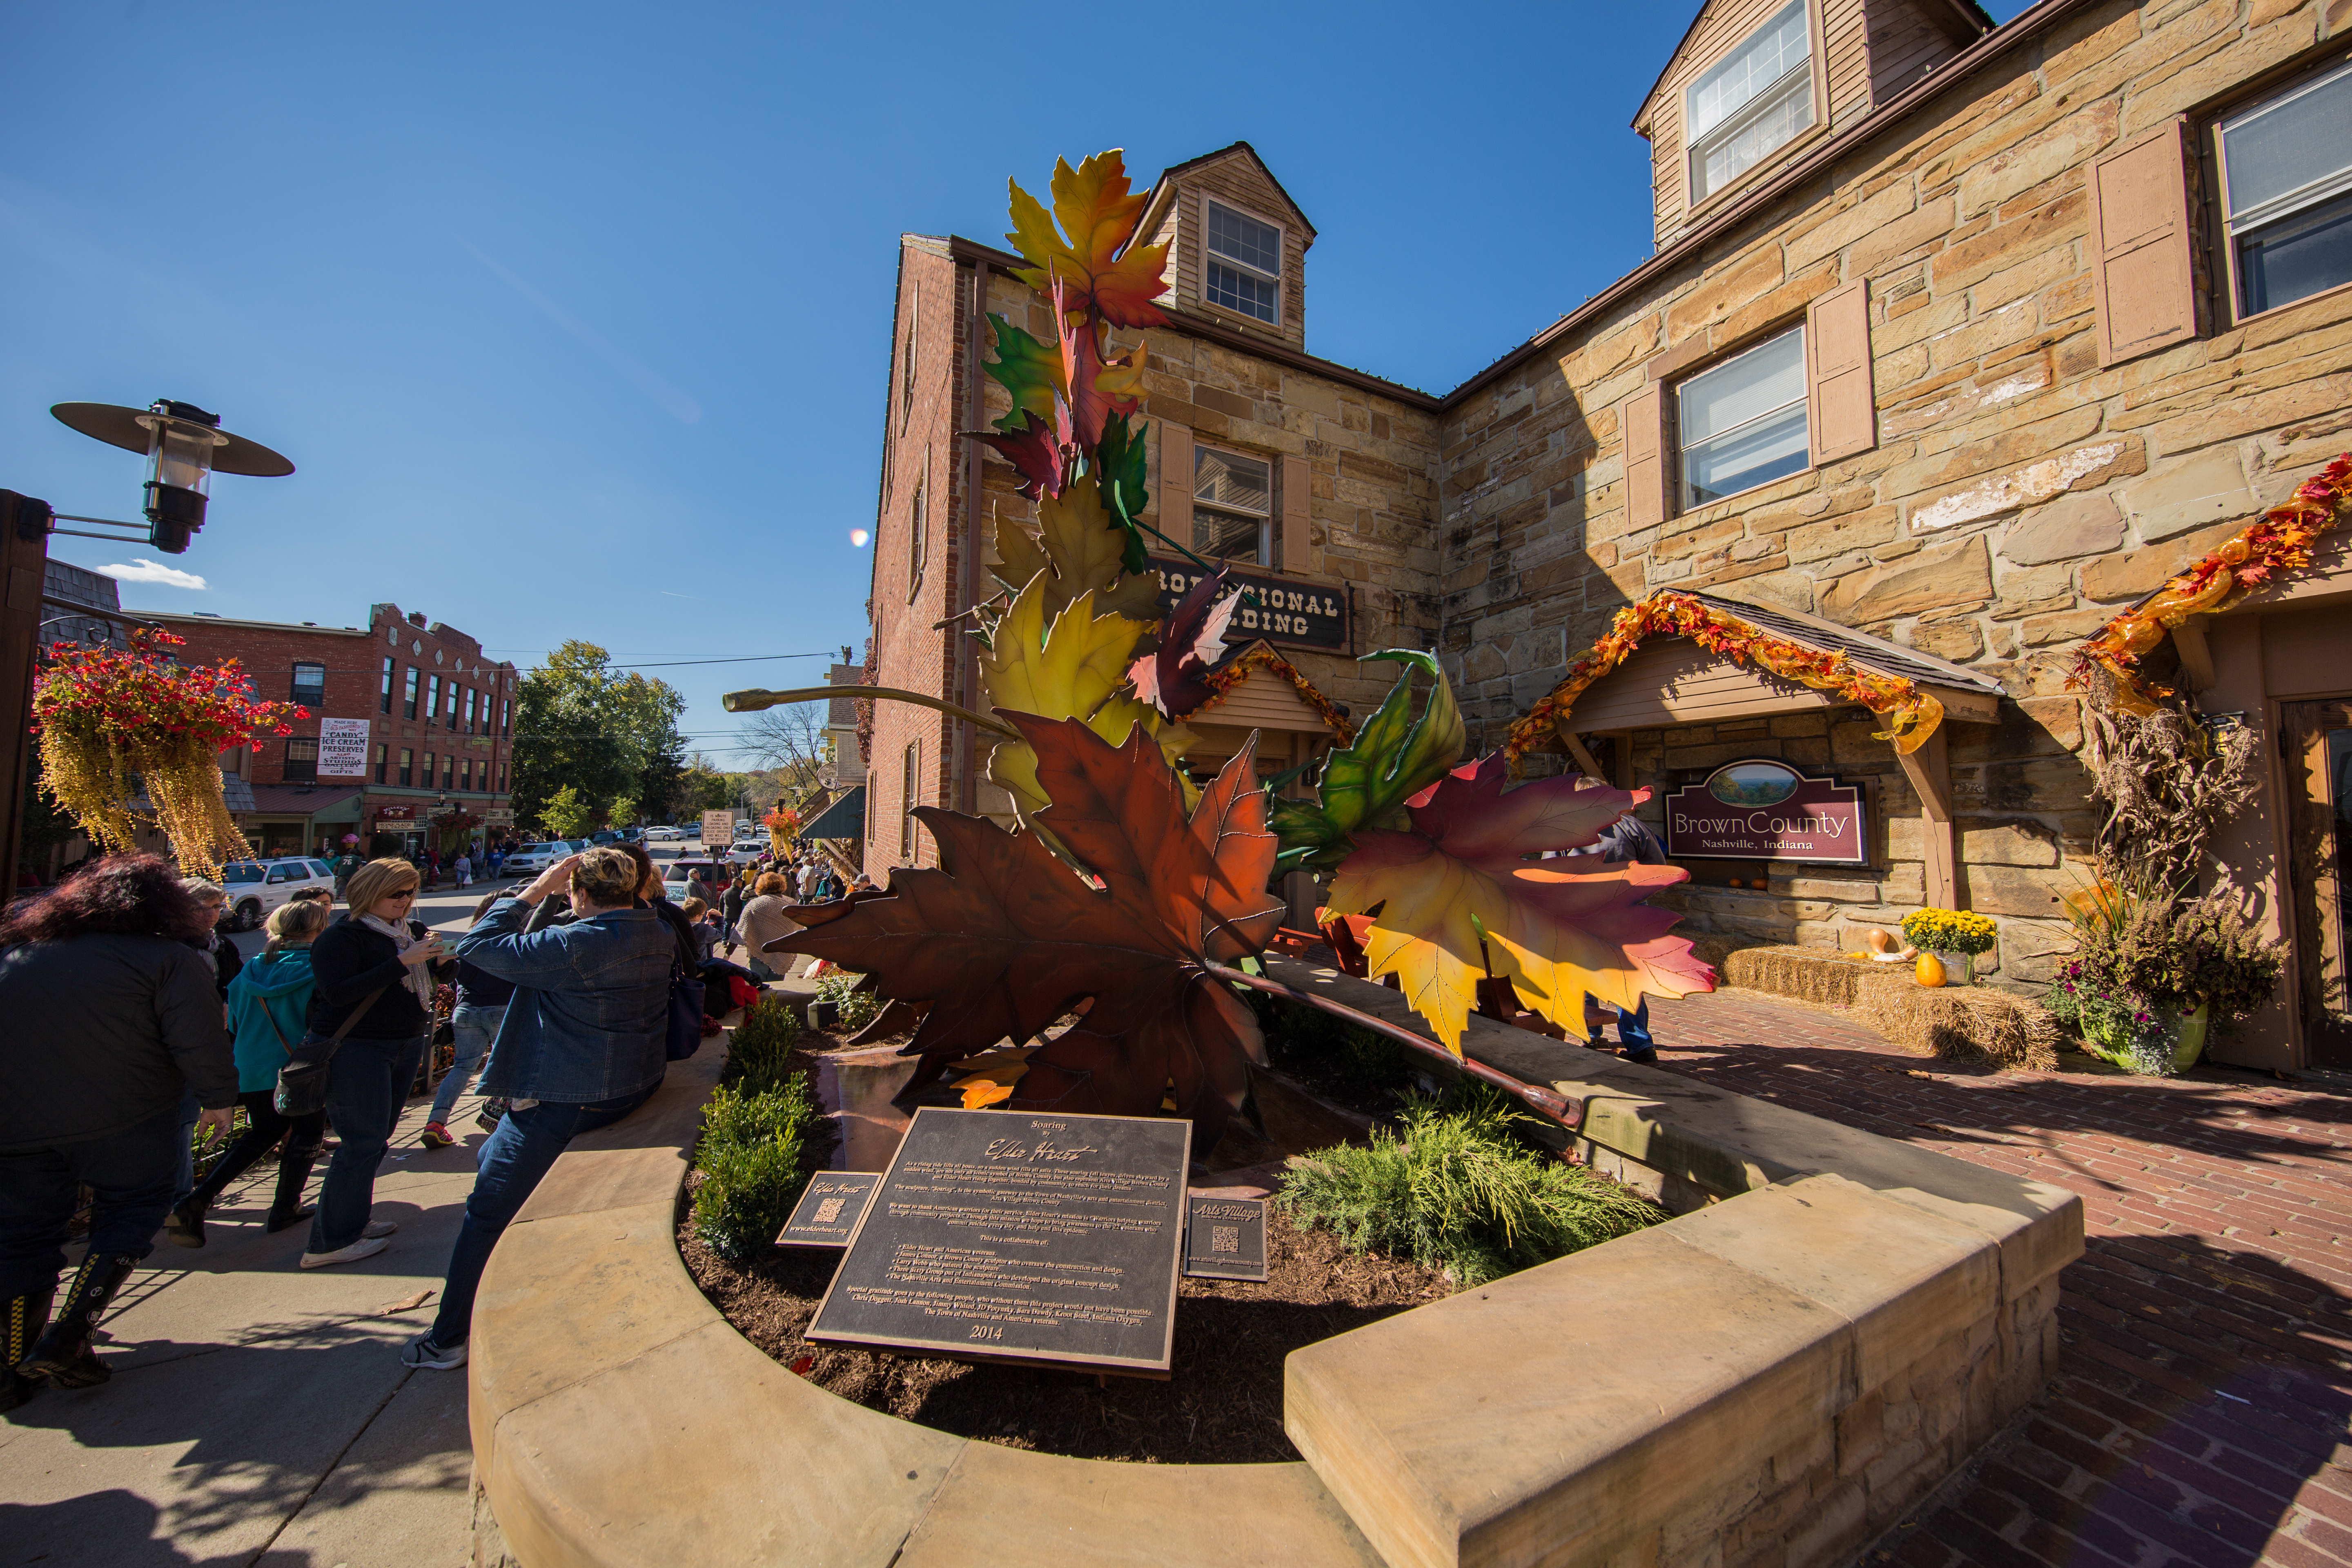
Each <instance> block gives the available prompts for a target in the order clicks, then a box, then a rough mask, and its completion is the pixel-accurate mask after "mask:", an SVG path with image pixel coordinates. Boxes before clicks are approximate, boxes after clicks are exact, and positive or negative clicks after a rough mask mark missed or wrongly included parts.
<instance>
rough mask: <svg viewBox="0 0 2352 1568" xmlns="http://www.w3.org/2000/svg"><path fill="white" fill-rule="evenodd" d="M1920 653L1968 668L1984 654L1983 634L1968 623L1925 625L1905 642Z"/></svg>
mask: <svg viewBox="0 0 2352 1568" xmlns="http://www.w3.org/2000/svg"><path fill="white" fill-rule="evenodd" d="M1904 640H1906V641H1907V642H1908V643H1910V645H1911V646H1912V647H1916V648H1917V649H1918V650H1919V651H1920V652H1921V653H1925V654H1932V655H1934V656H1935V657H1936V658H1946V659H1949V660H1951V661H1952V662H1953V663H1954V664H1965V663H1967V662H1968V661H1969V659H1972V658H1976V657H1977V656H1978V655H1979V654H1980V653H1982V652H1984V632H1983V631H1982V629H1980V628H1979V626H1977V624H1976V622H1974V621H1968V620H1954V621H1922V622H1921V623H1920V624H1919V625H1917V626H1913V627H1912V628H1911V630H1910V631H1909V633H1908V634H1906V637H1905V639H1904Z"/></svg>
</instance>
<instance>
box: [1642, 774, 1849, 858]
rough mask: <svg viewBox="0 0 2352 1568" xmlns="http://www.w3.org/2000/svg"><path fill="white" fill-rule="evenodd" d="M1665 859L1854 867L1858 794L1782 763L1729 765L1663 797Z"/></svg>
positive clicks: (1830, 780) (1843, 786)
mask: <svg viewBox="0 0 2352 1568" xmlns="http://www.w3.org/2000/svg"><path fill="white" fill-rule="evenodd" d="M1666 853H1667V855H1669V856H1670V857H1672V858H1675V859H1677V860H1809V861H1814V862H1818V863H1825V864H1829V865H1834V866H1859V865H1863V864H1864V863H1866V862H1867V861H1868V860H1869V858H1870V851H1869V849H1868V847H1866V846H1865V845H1864V842H1863V817H1862V790H1861V789H1860V787H1859V786H1856V785H1853V784H1840V783H1838V782H1837V781H1836V780H1835V779H1813V778H1807V777H1806V776H1805V775H1804V774H1802V773H1799V772H1797V770H1796V769H1794V768H1792V767H1790V766H1789V765H1788V764H1787V763H1780V762H1775V761H1773V760H1772V759H1771V758H1769V757H1751V758H1748V759H1747V760H1745V761H1742V762H1737V763H1725V764H1724V765H1723V766H1721V767H1719V768H1717V769H1716V770H1715V772H1714V773H1710V774H1708V775H1707V778H1706V783H1704V784H1685V786H1683V787H1682V788H1681V789H1678V790H1675V791H1674V792H1673V793H1672V794H1670V795H1667V796H1666Z"/></svg>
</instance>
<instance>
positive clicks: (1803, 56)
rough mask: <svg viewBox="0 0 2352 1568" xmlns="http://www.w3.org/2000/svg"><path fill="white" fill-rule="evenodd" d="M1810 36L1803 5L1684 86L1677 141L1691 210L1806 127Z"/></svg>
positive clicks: (1793, 1) (1795, 0) (1793, 4)
mask: <svg viewBox="0 0 2352 1568" xmlns="http://www.w3.org/2000/svg"><path fill="white" fill-rule="evenodd" d="M1812 63H1813V53H1812V33H1811V27H1810V26H1809V25H1808V23H1807V20H1806V15H1805V0H1790V3H1789V5H1787V7H1785V8H1784V9H1783V10H1782V11H1781V12H1780V14H1779V15H1778V16H1774V17H1773V18H1772V19H1771V20H1770V21H1769V22H1767V23H1765V24H1764V25H1763V26H1761V27H1759V28H1758V29H1757V30H1756V31H1755V32H1753V33H1751V34H1750V35H1748V40H1747V41H1746V42H1745V43H1743V44H1741V45H1740V46H1739V47H1738V48H1736V49H1734V50H1733V51H1732V52H1731V53H1730V54H1729V55H1728V56H1727V57H1725V58H1723V59H1721V60H1719V61H1717V63H1716V64H1715V66H1714V67H1712V68H1710V69H1709V70H1708V71H1707V72H1706V75H1704V76H1702V77H1700V78H1699V79H1697V80H1696V81H1695V82H1693V83H1691V85H1690V87H1689V89H1688V90H1687V93H1686V100H1685V110H1686V111H1685V115H1684V119H1683V123H1684V125H1685V132H1684V138H1683V139H1684V142H1685V145H1686V146H1687V147H1688V148H1689V149H1690V189H1691V204H1692V205H1697V204H1698V203H1700V202H1702V201H1704V200H1706V198H1707V197H1708V196H1709V195H1713V194H1714V193H1715V192H1717V191H1719V190H1721V189H1723V188H1724V187H1725V186H1726V185H1727V184H1731V183H1732V182H1733V181H1734V180H1737V179H1738V178H1739V176H1740V175H1742V174H1746V173H1747V172H1748V170H1750V169H1752V168H1754V167H1755V166H1756V165H1757V164H1758V163H1762V162H1763V161H1764V159H1765V158H1767V157H1769V155H1770V154H1771V153H1773V152H1774V151H1775V150H1776V149H1778V148H1780V147H1782V146H1785V145H1787V144H1788V143H1789V142H1790V141H1792V140H1794V139H1795V138H1796V136H1797V135H1798V134H1799V133H1800V132H1803V131H1805V130H1807V129H1808V128H1810V127H1811V124H1812V123H1813V71H1812Z"/></svg>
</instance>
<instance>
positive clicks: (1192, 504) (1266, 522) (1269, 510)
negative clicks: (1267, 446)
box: [1185, 438, 1282, 572]
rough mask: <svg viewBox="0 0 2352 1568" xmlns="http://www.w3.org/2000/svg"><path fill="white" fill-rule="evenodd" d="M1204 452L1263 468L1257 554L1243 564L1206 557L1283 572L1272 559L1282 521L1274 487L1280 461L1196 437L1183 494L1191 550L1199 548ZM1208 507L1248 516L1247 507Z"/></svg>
mask: <svg viewBox="0 0 2352 1568" xmlns="http://www.w3.org/2000/svg"><path fill="white" fill-rule="evenodd" d="M1206 453H1214V454H1216V455H1218V456H1220V457H1225V458H1241V459H1242V460H1243V461H1244V462H1250V463H1258V464H1262V465H1264V466H1265V515H1264V516H1262V517H1260V518H1259V519H1258V520H1257V553H1256V554H1255V556H1253V557H1251V558H1250V559H1249V560H1248V561H1247V562H1245V563H1244V562H1243V561H1242V560H1240V559H1239V558H1238V557H1235V556H1231V555H1220V556H1210V557H1207V558H1208V559H1211V560H1217V561H1231V562H1233V563H1234V564H1235V565H1237V566H1238V565H1250V566H1255V567H1257V568H1258V569H1259V570H1260V571H1267V572H1272V571H1280V570H1282V568H1281V567H1279V566H1277V565H1276V563H1275V560H1274V547H1275V544H1276V541H1277V539H1278V538H1279V536H1280V525H1281V521H1282V504H1281V503H1282V498H1281V496H1280V495H1279V494H1278V493H1277V488H1278V487H1279V485H1280V484H1281V482H1282V459H1281V458H1278V457H1276V456H1274V455H1273V454H1271V453H1266V452H1245V451H1244V450H1242V449H1241V448H1240V447H1222V446H1218V445H1216V444H1215V443H1213V442H1204V441H1201V440H1199V439H1197V438H1196V439H1195V440H1194V441H1193V443H1192V482H1191V485H1190V487H1189V489H1187V491H1186V495H1187V496H1188V498H1189V500H1188V503H1187V506H1186V509H1185V510H1186V511H1187V512H1188V513H1189V514H1190V516H1191V517H1192V549H1194V550H1196V551H1198V550H1200V548H1201V522H1200V518H1201V508H1202V500H1201V458H1202V455H1203V454H1206ZM1207 505H1208V510H1211V511H1213V512H1216V513H1219V514H1221V515H1224V516H1232V517H1247V516H1248V515H1250V514H1249V511H1248V510H1247V509H1246V508H1243V507H1237V506H1232V505H1228V504H1227V503H1225V502H1223V501H1210V502H1208V503H1207Z"/></svg>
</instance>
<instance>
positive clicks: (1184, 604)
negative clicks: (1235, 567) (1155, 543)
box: [1127, 571, 1241, 719]
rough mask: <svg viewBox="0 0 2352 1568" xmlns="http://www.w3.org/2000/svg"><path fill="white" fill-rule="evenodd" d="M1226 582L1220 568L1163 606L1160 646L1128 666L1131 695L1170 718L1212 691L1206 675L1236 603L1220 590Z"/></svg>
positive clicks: (1238, 597)
mask: <svg viewBox="0 0 2352 1568" xmlns="http://www.w3.org/2000/svg"><path fill="white" fill-rule="evenodd" d="M1228 586H1230V584H1228V583H1227V581H1226V574H1225V573H1224V572H1223V571H1220V572H1218V573H1216V574H1214V575H1213V576H1208V577H1203V578H1202V579H1201V580H1200V581H1199V582H1198V583H1195V584H1192V592H1190V593H1188V594H1186V595H1184V596H1183V597H1182V598H1181V599H1180V600H1178V601H1177V603H1176V607H1175V608H1174V609H1172V610H1171V611H1169V612H1168V624H1167V629H1166V630H1165V631H1164V632H1163V633H1162V634H1161V635H1160V647H1159V650H1158V651H1157V652H1154V653H1148V654H1145V655H1144V656H1143V657H1142V658H1139V659H1137V660H1136V661H1135V663H1134V664H1133V665H1131V666H1130V667H1129V669H1128V672H1127V675H1128V679H1129V680H1132V681H1134V682H1135V695H1136V696H1137V697H1138V698H1139V700H1142V701H1145V702H1148V703H1150V704H1151V705H1152V706H1153V707H1155V708H1157V709H1159V710H1160V711H1161V712H1162V713H1165V714H1167V715H1168V716H1169V717H1170V718H1171V719H1173V718H1176V717H1177V716H1178V715H1180V714H1184V713H1190V712H1191V711H1192V710H1193V709H1195V708H1198V707H1199V706H1200V705H1201V704H1202V703H1203V702H1206V701H1207V700H1209V699H1210V698H1212V697H1213V696H1215V695H1216V693H1215V691H1214V690H1213V689H1212V688H1211V687H1210V685H1209V682H1208V679H1207V676H1208V673H1209V669H1210V667H1212V666H1213V665H1214V664H1215V663H1216V662H1217V658H1218V656H1219V655H1220V654H1222V653H1223V652H1224V648H1225V627H1226V626H1227V625H1228V624H1229V623H1231V622H1232V620H1233V618H1234V609H1235V608H1236V607H1237V606H1238V605H1240V603H1241V595H1238V594H1226V593H1225V589H1226V588H1227V587H1228ZM1220 595H1223V597H1220Z"/></svg>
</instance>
